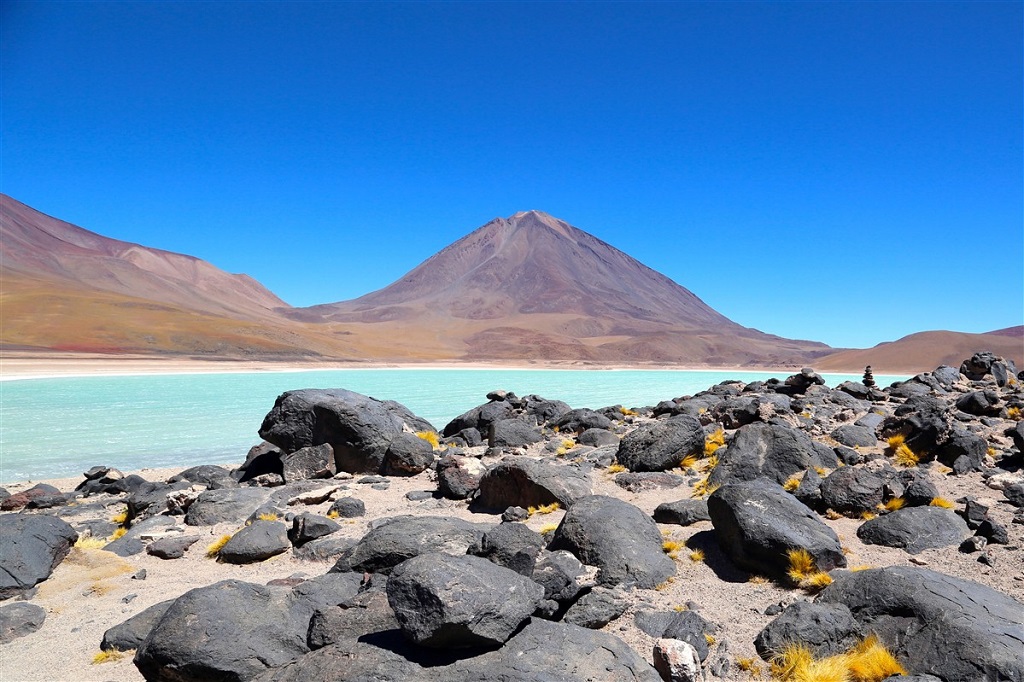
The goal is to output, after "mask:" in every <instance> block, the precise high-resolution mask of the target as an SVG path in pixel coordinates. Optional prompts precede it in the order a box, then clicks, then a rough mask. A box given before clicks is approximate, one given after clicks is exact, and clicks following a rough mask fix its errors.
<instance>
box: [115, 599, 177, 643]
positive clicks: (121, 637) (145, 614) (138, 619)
mask: <svg viewBox="0 0 1024 682" xmlns="http://www.w3.org/2000/svg"><path fill="white" fill-rule="evenodd" d="M173 603H174V600H173V599H168V600H166V601H162V602H157V603H156V604H153V605H152V606H150V607H149V608H148V609H144V610H142V611H140V612H139V613H136V614H135V615H134V616H132V617H131V618H129V619H128V620H126V621H123V622H121V623H118V624H117V625H115V626H114V627H112V628H109V629H108V630H107V631H106V632H104V633H103V640H102V641H101V642H100V649H102V650H103V651H110V650H111V649H115V650H117V651H133V650H135V649H138V648H139V647H140V646H142V643H143V642H145V641H146V637H148V636H149V633H150V632H152V631H153V628H154V627H156V624H157V623H159V622H160V619H161V618H163V617H164V614H165V613H167V609H169V608H170V607H171V604H173Z"/></svg>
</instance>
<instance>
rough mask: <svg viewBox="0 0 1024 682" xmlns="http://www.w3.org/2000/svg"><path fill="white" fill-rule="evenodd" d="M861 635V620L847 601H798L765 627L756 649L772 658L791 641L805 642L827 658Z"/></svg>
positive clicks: (796, 642)
mask: <svg viewBox="0 0 1024 682" xmlns="http://www.w3.org/2000/svg"><path fill="white" fill-rule="evenodd" d="M860 636H861V627H860V623H858V622H857V621H856V619H854V617H853V614H852V613H850V609H848V608H847V607H846V605H845V604H833V603H821V604H812V603H810V602H806V601H798V602H796V603H794V604H791V605H789V606H787V607H786V609H785V610H784V611H783V612H782V613H781V614H779V617H778V618H776V619H775V620H773V621H772V622H771V623H768V625H767V626H765V628H764V629H763V630H761V632H760V634H758V635H757V639H755V640H754V648H755V649H757V653H758V654H759V655H760V656H761V658H763V659H765V660H768V659H770V658H771V657H772V656H773V655H775V654H777V653H779V652H780V651H782V650H783V649H784V648H785V647H786V645H787V644H804V645H806V646H807V648H808V649H810V650H811V653H812V654H814V657H815V658H824V657H826V656H832V655H833V654H839V653H842V652H844V651H847V650H849V649H850V648H851V647H852V646H854V645H855V644H857V642H858V641H859V639H860Z"/></svg>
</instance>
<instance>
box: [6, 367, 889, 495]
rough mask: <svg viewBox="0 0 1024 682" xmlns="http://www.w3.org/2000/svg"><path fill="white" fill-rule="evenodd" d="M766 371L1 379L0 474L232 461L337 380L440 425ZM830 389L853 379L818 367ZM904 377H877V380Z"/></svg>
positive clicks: (632, 401)
mask: <svg viewBox="0 0 1024 682" xmlns="http://www.w3.org/2000/svg"><path fill="white" fill-rule="evenodd" d="M772 376H776V377H778V378H780V379H783V378H785V376H784V375H779V374H772V373H767V372H743V371H735V372H691V371H646V370H582V371H579V370H498V369H494V370H492V369H487V370H440V369H437V370H434V369H382V370H328V371H317V372H272V373H264V372H261V373H251V374H179V375H151V376H119V377H82V378H62V379H27V380H20V381H3V382H0V481H23V480H28V479H42V478H56V477H63V476H77V475H78V474H80V473H81V472H83V471H85V470H86V469H88V468H89V467H91V466H93V465H96V464H104V465H110V466H114V467H117V468H119V469H122V470H129V469H140V468H144V467H178V466H180V467H187V466H192V465H196V464H214V463H226V462H240V461H241V460H242V459H244V457H245V453H246V452H247V451H248V449H249V447H250V446H252V445H253V444H255V443H258V442H259V440H260V438H259V436H258V435H257V431H258V429H259V427H260V424H261V422H262V421H263V417H264V415H266V413H267V412H268V411H269V410H270V408H271V407H273V405H274V399H275V398H276V397H277V396H278V395H279V394H280V393H282V392H284V391H287V390H291V389H298V388H347V389H350V390H353V391H357V392H359V393H365V394H367V395H371V396H373V397H375V398H380V399H388V400H397V401H398V402H400V403H403V404H405V405H406V406H407V407H409V408H410V409H411V410H412V411H413V412H415V413H416V414H418V415H420V416H423V417H425V418H427V419H428V420H430V422H431V423H433V424H434V426H435V427H437V428H438V429H441V428H443V427H444V425H445V424H446V423H447V422H448V421H449V420H451V419H452V418H453V417H455V416H457V415H459V414H461V413H463V412H465V411H466V410H468V409H470V408H472V407H474V406H476V405H479V404H480V403H483V402H486V398H485V395H486V394H487V393H488V392H489V391H492V390H494V389H498V388H502V389H506V390H509V391H514V392H515V393H517V394H518V395H527V394H530V393H535V394H537V395H541V396H544V397H545V398H552V399H559V400H564V401H565V402H567V403H569V404H570V405H572V406H573V407H592V408H598V407H604V406H607V405H615V404H622V405H626V406H642V405H654V404H656V403H658V402H659V401H661V400H667V399H671V398H674V397H677V396H682V395H688V394H693V393H696V392H698V391H701V390H704V389H706V388H708V387H709V386H712V385H714V384H717V383H719V382H721V381H724V380H727V379H740V380H742V381H748V382H749V381H755V380H763V379H768V378H770V377H772ZM823 376H825V379H826V381H827V382H828V384H829V385H830V386H835V385H836V384H838V383H840V382H842V381H847V380H859V379H860V377H859V376H855V375H841V374H828V375H823ZM902 378H905V377H887V376H876V377H875V379H876V381H878V383H879V385H883V386H884V385H887V384H888V383H890V382H892V381H895V380H897V379H902Z"/></svg>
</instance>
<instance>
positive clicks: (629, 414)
mask: <svg viewBox="0 0 1024 682" xmlns="http://www.w3.org/2000/svg"><path fill="white" fill-rule="evenodd" d="M619 412H621V413H622V416H623V417H635V416H637V415H638V414H639V412H637V411H636V410H631V409H629V408H628V407H620V408H619Z"/></svg>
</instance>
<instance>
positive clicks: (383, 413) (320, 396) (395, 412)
mask: <svg viewBox="0 0 1024 682" xmlns="http://www.w3.org/2000/svg"><path fill="white" fill-rule="evenodd" d="M433 430H434V427H433V426H431V424H430V422H428V421H426V420H425V419H423V418H421V417H417V416H416V415H415V414H413V413H412V412H411V411H410V410H409V409H408V408H407V407H405V406H404V405H401V404H400V403H397V402H394V401H393V400H377V399H376V398H370V397H368V396H365V395H362V394H359V393H355V392H353V391H347V390H345V389H316V388H309V389H302V390H298V391H287V392H285V393H282V394H281V395H280V396H278V398H277V401H276V402H275V403H274V407H273V409H271V410H270V412H269V413H268V414H267V416H266V417H265V418H264V419H263V425H262V426H261V427H260V437H261V438H263V439H264V440H266V441H267V442H269V443H273V444H274V445H276V446H278V447H280V448H281V449H282V450H283V451H284V452H285V453H291V452H295V451H296V450H299V449H300V448H305V447H309V446H313V445H320V444H322V443H328V444H329V445H330V446H331V447H332V448H334V459H335V464H336V467H337V470H338V471H349V472H371V473H379V472H380V471H381V465H382V464H383V463H384V458H385V455H386V454H387V452H388V448H389V447H390V446H391V443H392V441H394V440H395V438H396V437H397V436H398V435H399V434H400V433H403V432H417V431H433Z"/></svg>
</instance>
